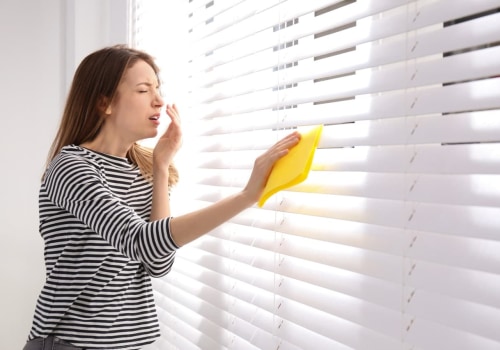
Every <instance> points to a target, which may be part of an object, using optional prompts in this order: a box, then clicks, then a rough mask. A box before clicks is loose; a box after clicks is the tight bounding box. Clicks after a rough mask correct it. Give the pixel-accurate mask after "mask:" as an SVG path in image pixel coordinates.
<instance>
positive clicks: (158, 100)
mask: <svg viewBox="0 0 500 350" xmlns="http://www.w3.org/2000/svg"><path fill="white" fill-rule="evenodd" d="M153 104H154V106H155V107H158V108H160V107H163V105H165V101H164V100H163V97H162V96H161V93H160V91H157V92H156V94H155V99H154V101H153Z"/></svg>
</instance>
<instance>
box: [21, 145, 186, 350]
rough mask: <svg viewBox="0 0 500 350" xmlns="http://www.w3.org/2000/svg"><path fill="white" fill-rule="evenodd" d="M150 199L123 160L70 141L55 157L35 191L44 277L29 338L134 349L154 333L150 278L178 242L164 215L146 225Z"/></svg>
mask: <svg viewBox="0 0 500 350" xmlns="http://www.w3.org/2000/svg"><path fill="white" fill-rule="evenodd" d="M151 198H152V186H151V184H150V183H149V182H148V181H147V180H145V179H144V178H143V177H142V175H141V173H140V171H139V169H138V167H137V166H135V165H132V164H131V163H130V162H129V161H128V160H127V159H126V158H120V157H115V156H111V155H106V154H101V153H97V152H93V151H90V150H88V149H85V148H82V147H79V146H75V145H71V146H65V147H64V148H63V149H62V150H61V152H60V153H59V154H58V155H57V156H56V157H55V158H54V160H53V161H52V162H51V164H50V165H49V167H48V169H47V172H46V176H45V178H44V180H43V181H42V184H41V187H40V194H39V214H40V234H41V235H42V237H43V240H44V243H45V251H44V255H45V265H46V273H47V275H46V281H45V285H44V286H43V289H42V291H41V293H40V295H39V298H38V301H37V305H36V309H35V315H34V319H33V326H32V328H31V332H30V335H29V339H33V338H36V337H47V336H48V335H49V334H53V335H56V336H58V337H59V338H61V339H63V340H66V341H69V342H71V343H73V344H74V345H76V346H79V347H83V348H89V349H92V348H99V349H103V348H106V349H138V348H140V347H141V346H144V345H146V344H150V343H152V342H153V341H154V340H155V339H156V338H158V337H159V335H160V332H159V324H158V318H157V315H156V310H155V304H154V299H153V292H152V287H151V280H150V276H152V277H160V276H163V275H165V274H167V273H168V272H169V271H170V268H171V266H172V264H173V262H174V255H175V251H176V249H177V248H178V247H177V246H176V244H175V243H174V241H173V240H172V237H171V235H170V231H169V218H165V219H162V220H158V221H154V222H149V215H150V211H151Z"/></svg>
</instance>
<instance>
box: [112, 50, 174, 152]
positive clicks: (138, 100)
mask: <svg viewBox="0 0 500 350" xmlns="http://www.w3.org/2000/svg"><path fill="white" fill-rule="evenodd" d="M115 96H116V97H115V98H114V99H113V101H112V102H111V105H110V106H109V107H108V109H107V110H106V116H105V118H106V121H105V126H104V128H105V129H107V130H106V131H107V136H108V137H113V138H114V137H117V138H118V139H119V140H120V142H124V143H133V142H136V141H139V140H142V139H146V138H151V137H155V136H156V135H157V133H158V126H159V125H160V120H159V118H160V109H161V107H162V106H163V104H164V102H163V99H162V97H161V96H160V92H159V84H158V78H157V76H156V74H155V72H154V70H153V68H152V67H151V66H150V65H149V64H147V63H146V62H145V61H142V60H139V61H137V62H136V63H135V64H134V65H133V66H132V67H130V68H128V69H127V70H126V71H125V74H124V76H123V78H122V80H121V81H120V83H119V85H118V89H117V93H116V95H115ZM110 131H111V133H110Z"/></svg>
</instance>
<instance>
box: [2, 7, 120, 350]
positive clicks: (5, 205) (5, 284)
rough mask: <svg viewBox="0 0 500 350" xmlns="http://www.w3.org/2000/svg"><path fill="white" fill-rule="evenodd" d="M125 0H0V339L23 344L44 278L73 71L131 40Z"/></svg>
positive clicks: (13, 345) (7, 346)
mask: <svg viewBox="0 0 500 350" xmlns="http://www.w3.org/2000/svg"><path fill="white" fill-rule="evenodd" d="M127 3H128V1H120V0H106V1H102V0H92V1H88V0H86V1H80V2H78V1H76V0H2V1H1V2H0V45H1V47H2V52H3V57H2V64H1V65H0V76H1V77H2V84H0V96H1V98H0V107H1V109H0V110H1V113H2V114H1V127H0V150H1V151H0V161H1V164H2V175H1V180H2V181H0V198H1V200H0V209H1V210H0V222H1V223H2V229H1V231H0V281H1V286H2V292H1V293H2V294H1V298H0V310H1V313H0V314H1V316H0V339H2V345H1V346H0V347H1V348H2V349H21V348H22V346H23V344H24V341H25V339H26V336H27V334H28V332H29V328H30V325H31V318H32V315H33V309H34V306H35V303H36V298H37V295H38V292H39V291H40V288H41V286H42V283H43V279H44V274H45V268H44V263H43V242H42V239H41V238H40V236H39V234H38V203H37V196H38V187H39V179H40V176H41V174H42V171H43V165H44V162H45V157H46V154H47V151H48V148H49V146H50V143H51V141H52V138H53V136H54V134H55V131H56V127H57V123H58V121H59V118H60V115H61V112H62V108H63V104H64V98H65V95H66V92H67V88H68V87H69V84H70V81H71V78H72V75H73V72H74V70H75V68H76V66H77V65H78V63H79V62H80V61H81V59H82V58H83V57H84V56H85V55H86V54H88V53H90V52H91V51H93V50H95V49H97V48H100V47H102V46H105V45H110V44H114V43H123V42H126V39H127V28H126V24H127V22H128V20H127Z"/></svg>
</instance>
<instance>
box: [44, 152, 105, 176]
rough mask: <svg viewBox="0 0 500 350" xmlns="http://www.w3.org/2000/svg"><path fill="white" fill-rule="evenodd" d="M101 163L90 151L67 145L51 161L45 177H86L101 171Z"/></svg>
mask: <svg viewBox="0 0 500 350" xmlns="http://www.w3.org/2000/svg"><path fill="white" fill-rule="evenodd" d="M100 167H101V166H100V165H99V162H97V161H96V160H95V159H93V158H92V156H91V155H90V154H88V152H86V151H85V150H84V149H82V148H81V147H78V146H74V145H70V146H65V147H63V149H62V150H61V152H59V153H58V154H57V155H56V156H55V157H54V159H53V160H52V161H51V162H50V164H49V166H48V167H47V171H46V173H45V179H46V180H50V179H54V178H56V179H57V180H58V181H60V180H63V179H64V178H68V177H70V178H75V179H76V178H79V179H82V178H85V177H88V176H92V177H93V176H96V175H98V174H99V173H100Z"/></svg>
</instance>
